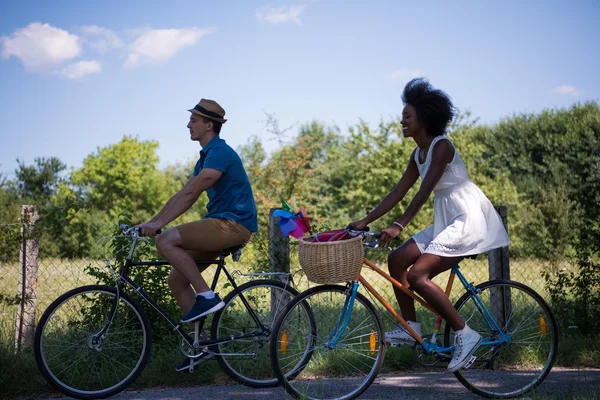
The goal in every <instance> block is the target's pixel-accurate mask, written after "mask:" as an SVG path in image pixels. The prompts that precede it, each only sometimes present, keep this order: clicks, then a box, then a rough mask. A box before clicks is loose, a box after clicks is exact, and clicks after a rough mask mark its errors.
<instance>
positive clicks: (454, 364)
mask: <svg viewBox="0 0 600 400" xmlns="http://www.w3.org/2000/svg"><path fill="white" fill-rule="evenodd" d="M482 340H483V339H482V337H481V335H480V334H479V333H477V332H475V331H474V330H473V329H471V328H469V327H468V326H467V325H466V324H465V328H464V329H462V330H460V331H456V332H454V355H453V356H452V360H450V363H449V364H448V371H450V372H455V371H458V370H459V369H461V368H462V367H464V366H465V364H467V363H468V362H469V361H470V360H471V357H472V356H473V353H475V350H477V348H478V347H479V346H480V345H481V342H482Z"/></svg>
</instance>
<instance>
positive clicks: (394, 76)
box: [389, 68, 425, 82]
mask: <svg viewBox="0 0 600 400" xmlns="http://www.w3.org/2000/svg"><path fill="white" fill-rule="evenodd" d="M423 75H425V71H423V70H422V69H419V68H400V69H397V70H395V71H393V72H392V73H391V74H390V76H389V78H390V79H391V80H393V81H402V82H406V81H409V80H411V79H413V78H418V77H420V76H423Z"/></svg>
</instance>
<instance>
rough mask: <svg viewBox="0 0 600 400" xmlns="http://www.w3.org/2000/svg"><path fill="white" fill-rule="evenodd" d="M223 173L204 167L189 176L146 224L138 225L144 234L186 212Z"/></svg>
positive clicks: (154, 232) (153, 233)
mask: <svg viewBox="0 0 600 400" xmlns="http://www.w3.org/2000/svg"><path fill="white" fill-rule="evenodd" d="M222 175H223V172H221V171H219V170H216V169H211V168H204V169H202V171H200V174H198V176H195V177H193V178H190V180H189V181H187V183H186V184H185V185H184V186H183V188H182V189H181V190H180V191H179V192H178V193H177V194H175V195H174V196H173V197H171V199H170V200H169V201H168V202H167V204H165V206H164V207H163V209H162V210H161V211H160V212H159V213H158V214H157V215H156V216H155V217H154V218H152V220H151V221H150V222H148V223H146V224H143V225H138V227H139V228H140V229H141V233H142V235H144V236H151V235H155V234H156V231H157V230H158V229H161V228H162V227H163V226H165V225H167V224H168V223H169V222H171V221H173V220H174V219H175V218H177V217H179V216H180V215H181V214H183V213H184V212H186V211H187V210H188V209H189V208H190V207H191V206H192V205H193V204H194V203H195V202H196V200H198V197H200V195H201V194H202V192H204V191H205V190H207V189H209V188H210V187H212V186H213V185H214V184H215V183H216V182H217V181H218V180H219V179H220V178H221V176H222Z"/></svg>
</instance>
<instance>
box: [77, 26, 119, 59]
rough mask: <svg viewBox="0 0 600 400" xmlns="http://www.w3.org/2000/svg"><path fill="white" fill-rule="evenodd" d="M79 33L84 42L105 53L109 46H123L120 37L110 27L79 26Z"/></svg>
mask: <svg viewBox="0 0 600 400" xmlns="http://www.w3.org/2000/svg"><path fill="white" fill-rule="evenodd" d="M81 33H82V36H83V40H84V41H85V43H86V44H88V45H89V46H90V47H92V48H94V49H96V50H97V51H98V52H100V53H106V52H107V51H108V50H109V49H110V48H119V47H123V42H121V39H119V37H118V36H117V34H116V33H114V32H113V31H111V30H110V29H106V28H102V27H99V26H96V25H88V26H84V27H83V28H81Z"/></svg>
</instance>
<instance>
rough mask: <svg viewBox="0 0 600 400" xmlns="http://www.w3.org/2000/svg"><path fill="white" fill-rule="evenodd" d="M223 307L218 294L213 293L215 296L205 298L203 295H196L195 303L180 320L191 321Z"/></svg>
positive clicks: (223, 304)
mask: <svg viewBox="0 0 600 400" xmlns="http://www.w3.org/2000/svg"><path fill="white" fill-rule="evenodd" d="M223 307H225V303H224V302H223V300H221V298H220V297H219V295H218V294H216V293H215V297H213V298H212V299H207V298H205V297H203V296H199V297H196V304H194V306H193V307H192V309H191V310H190V311H189V312H188V313H187V314H185V315H184V316H183V318H181V322H192V321H195V320H197V319H199V318H202V317H205V316H207V315H208V314H210V313H214V312H215V311H219V310H220V309H221V308H223Z"/></svg>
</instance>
